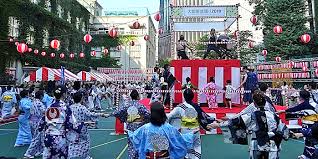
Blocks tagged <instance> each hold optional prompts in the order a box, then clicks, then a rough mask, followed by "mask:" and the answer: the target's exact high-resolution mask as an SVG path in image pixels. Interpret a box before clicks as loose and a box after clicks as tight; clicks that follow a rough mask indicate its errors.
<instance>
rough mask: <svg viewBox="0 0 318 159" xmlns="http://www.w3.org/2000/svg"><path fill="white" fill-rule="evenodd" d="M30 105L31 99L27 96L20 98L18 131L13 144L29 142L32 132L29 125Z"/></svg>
mask: <svg viewBox="0 0 318 159" xmlns="http://www.w3.org/2000/svg"><path fill="white" fill-rule="evenodd" d="M31 107H32V101H31V99H29V98H22V99H21V100H20V103H19V109H20V115H19V117H18V121H19V132H18V136H17V139H16V141H15V146H21V145H28V144H30V143H31V140H32V134H31V126H30V109H31Z"/></svg>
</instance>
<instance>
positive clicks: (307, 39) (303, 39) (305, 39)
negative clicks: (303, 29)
mask: <svg viewBox="0 0 318 159" xmlns="http://www.w3.org/2000/svg"><path fill="white" fill-rule="evenodd" d="M300 40H301V42H303V43H305V44H307V43H309V42H310V40H311V37H310V35H309V34H304V35H302V36H300Z"/></svg>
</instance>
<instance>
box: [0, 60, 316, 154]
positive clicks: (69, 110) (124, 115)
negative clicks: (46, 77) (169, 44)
mask: <svg viewBox="0 0 318 159" xmlns="http://www.w3.org/2000/svg"><path fill="white" fill-rule="evenodd" d="M169 70H170V68H169V65H165V66H164V68H163V69H161V68H158V67H156V68H154V71H155V74H154V75H153V77H152V80H151V81H149V82H139V83H135V82H131V83H126V84H125V83H120V82H116V83H111V82H109V83H104V84H103V83H99V82H96V83H81V82H73V83H66V84H62V83H55V84H54V85H53V84H49V83H48V84H29V85H26V86H20V87H14V88H12V87H11V86H7V87H6V88H2V89H1V90H2V91H1V118H3V119H6V118H10V116H12V115H13V114H14V112H16V111H17V113H18V124H19V130H18V134H17V138H16V142H15V145H14V146H16V147H19V146H26V145H28V146H29V147H28V149H27V151H26V152H25V154H24V157H25V158H34V157H36V156H43V158H46V159H61V158H65V159H66V158H84V159H89V158H91V157H90V153H89V149H90V136H89V133H88V129H89V128H91V127H93V128H97V125H98V124H97V123H98V120H99V118H108V117H116V118H118V119H119V120H120V121H121V122H123V123H126V125H127V128H126V129H127V130H126V133H127V135H128V141H127V142H128V157H129V158H130V159H146V158H150V159H153V158H162V159H163V158H171V159H181V158H188V159H200V158H201V138H200V132H199V131H200V129H205V130H206V131H210V130H212V129H216V128H221V129H222V130H223V133H224V134H225V135H224V137H225V138H227V140H228V141H230V142H231V143H233V144H243V145H247V144H249V152H250V154H249V156H250V158H253V159H278V158H279V155H280V151H281V149H282V146H281V143H282V142H283V141H284V140H287V139H288V138H289V137H290V135H291V136H292V137H295V138H300V137H304V139H305V147H304V152H303V154H301V155H300V156H299V157H298V158H299V159H315V158H318V148H316V145H317V144H318V114H317V111H316V104H315V103H316V94H317V93H316V91H315V89H316V88H314V86H313V85H311V86H310V87H308V86H306V87H304V88H303V89H301V90H299V91H296V90H293V92H298V93H296V95H295V98H297V99H298V100H296V101H297V103H294V104H293V105H290V107H289V108H287V109H286V110H277V109H276V107H275V106H274V105H275V101H273V98H272V93H271V92H270V93H269V91H268V90H269V89H268V85H267V84H265V83H259V82H258V81H257V76H255V73H254V72H253V70H252V69H248V70H247V69H246V71H244V74H243V80H242V84H241V86H240V87H244V88H245V89H246V90H248V91H247V92H244V94H243V99H244V101H245V103H246V104H247V107H246V108H244V109H243V110H242V111H241V112H240V113H238V114H236V115H235V116H233V117H223V118H222V119H215V118H213V117H210V116H209V115H208V114H207V113H205V112H204V110H203V109H202V107H201V106H200V105H198V103H195V102H194V101H193V99H194V96H195V93H194V91H195V90H197V89H198V88H197V87H196V86H195V85H193V84H192V83H191V79H190V78H187V80H186V84H184V85H183V86H182V89H183V98H184V102H182V103H180V104H179V105H177V106H176V107H174V109H172V110H171V111H170V113H168V114H166V113H165V108H166V107H167V106H169V105H170V102H171V100H170V94H169V91H167V92H160V91H153V92H146V93H145V94H142V93H143V92H138V91H139V90H171V89H172V87H173V85H174V84H175V83H179V81H178V80H177V79H176V78H175V77H174V76H173V75H172V74H171V72H170V71H169ZM288 88H290V87H289V86H287V83H284V84H283V85H282V87H281V89H279V91H280V92H278V93H277V92H276V93H275V96H279V95H284V96H285V95H286V97H287V98H288V99H289V98H291V97H293V95H292V94H291V93H289V90H290V89H288ZM219 89H220V90H225V105H226V107H230V108H231V107H232V103H231V92H233V91H234V90H238V89H239V88H234V87H233V86H232V85H231V81H229V80H228V81H226V86H225V87H224V88H219V87H218V86H217V85H216V84H215V79H214V78H213V77H211V78H210V79H209V83H208V84H207V85H206V86H205V87H204V89H203V90H204V91H203V92H204V93H205V94H206V96H207V101H208V107H209V108H210V109H215V108H217V107H218V103H217V102H216V95H217V92H215V90H219ZM119 90H129V93H128V92H125V91H119ZM287 94H290V96H288V95H287ZM118 97H119V99H116V98H118ZM141 98H150V103H149V105H150V109H147V108H146V107H145V106H144V105H142V104H141V103H140V102H139V100H140V99H141ZM116 101H119V107H116V105H117V103H116ZM286 101H287V100H286ZM115 108H116V109H115ZM104 109H109V111H110V112H111V113H106V112H105V111H104ZM15 110H16V111H15ZM280 113H289V114H293V115H295V116H297V117H301V119H302V124H303V128H302V129H301V131H299V132H296V131H290V130H288V128H287V127H286V125H285V124H284V123H283V122H282V121H281V119H280V118H279V116H278V115H277V114H280ZM248 136H250V137H248Z"/></svg>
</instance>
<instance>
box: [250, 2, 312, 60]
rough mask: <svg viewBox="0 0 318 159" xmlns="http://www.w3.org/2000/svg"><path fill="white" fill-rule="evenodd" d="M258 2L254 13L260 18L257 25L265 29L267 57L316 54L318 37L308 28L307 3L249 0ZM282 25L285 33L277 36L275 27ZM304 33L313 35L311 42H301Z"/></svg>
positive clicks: (284, 57)
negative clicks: (274, 30)
mask: <svg viewBox="0 0 318 159" xmlns="http://www.w3.org/2000/svg"><path fill="white" fill-rule="evenodd" d="M249 2H250V3H251V4H254V5H255V10H254V14H255V15H257V17H258V23H257V28H258V29H263V34H264V47H265V48H266V49H267V50H268V56H267V57H268V60H274V58H275V57H276V56H280V57H282V58H283V59H289V58H294V57H297V56H298V57H299V55H301V56H313V55H314V54H317V51H316V48H315V47H316V45H317V38H316V35H315V33H312V32H310V31H309V28H308V27H306V23H307V22H308V17H306V11H307V9H308V8H307V6H306V2H305V0H249ZM276 25H280V26H282V28H283V33H282V34H280V35H276V34H275V33H274V32H273V28H274V27H275V26H276ZM304 33H308V34H310V35H311V37H312V40H311V42H310V43H308V44H303V43H302V42H301V41H300V36H301V35H303V34H304Z"/></svg>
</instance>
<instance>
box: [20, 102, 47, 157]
mask: <svg viewBox="0 0 318 159" xmlns="http://www.w3.org/2000/svg"><path fill="white" fill-rule="evenodd" d="M45 109H46V108H45V105H44V104H43V103H42V102H41V100H40V99H34V100H33V104H32V107H31V111H30V114H31V117H30V125H31V132H32V137H33V138H32V141H31V144H30V146H29V148H28V150H27V151H26V153H25V154H24V156H38V155H40V154H41V153H42V152H43V144H42V143H43V140H44V133H43V132H39V129H38V125H39V122H40V121H41V119H42V118H43V117H44V113H45Z"/></svg>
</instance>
